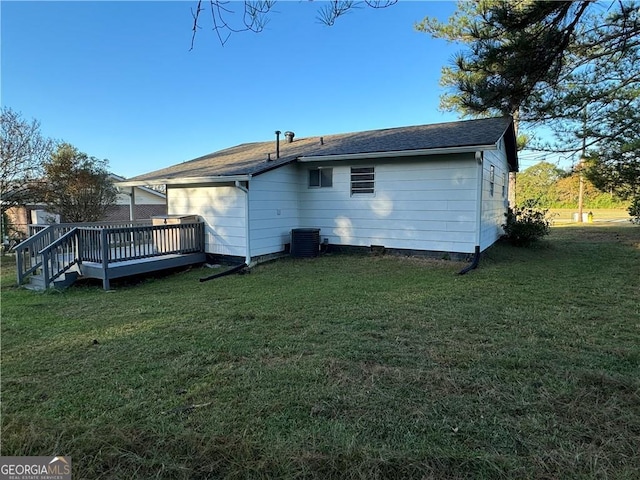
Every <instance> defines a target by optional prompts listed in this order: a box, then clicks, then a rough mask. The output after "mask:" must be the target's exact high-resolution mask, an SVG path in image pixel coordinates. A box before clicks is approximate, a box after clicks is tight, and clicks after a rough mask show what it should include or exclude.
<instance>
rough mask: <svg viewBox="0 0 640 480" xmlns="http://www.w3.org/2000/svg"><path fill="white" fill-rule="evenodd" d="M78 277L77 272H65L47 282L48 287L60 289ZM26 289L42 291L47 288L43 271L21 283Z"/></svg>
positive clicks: (71, 283) (68, 285)
mask: <svg viewBox="0 0 640 480" xmlns="http://www.w3.org/2000/svg"><path fill="white" fill-rule="evenodd" d="M79 277H80V274H79V273H78V272H71V271H68V272H65V273H63V274H62V275H61V276H60V277H58V278H57V279H55V280H54V281H53V282H50V283H49V288H56V289H62V288H67V287H70V286H71V285H73V284H74V283H75V281H76V280H77V279H78V278H79ZM23 286H24V288H26V289H28V290H36V291H44V290H46V289H47V286H46V285H45V279H44V274H43V273H38V274H33V275H30V276H29V280H28V283H26V284H24V285H23Z"/></svg>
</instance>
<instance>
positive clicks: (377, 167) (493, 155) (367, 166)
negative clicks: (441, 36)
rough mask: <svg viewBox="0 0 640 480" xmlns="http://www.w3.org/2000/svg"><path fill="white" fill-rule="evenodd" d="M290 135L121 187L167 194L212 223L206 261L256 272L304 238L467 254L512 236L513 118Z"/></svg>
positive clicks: (174, 204)
mask: <svg viewBox="0 0 640 480" xmlns="http://www.w3.org/2000/svg"><path fill="white" fill-rule="evenodd" d="M276 134H279V132H276ZM285 137H286V139H285V138H283V139H282V141H281V142H280V141H277V142H262V143H246V144H242V145H238V146H236V147H232V148H229V149H225V150H221V151H219V152H215V153H212V154H209V155H206V156H203V157H200V158H196V159H194V160H191V161H187V162H184V163H180V164H177V165H174V166H172V167H168V168H164V169H162V170H158V171H155V172H152V173H148V174H145V175H140V176H137V177H134V178H132V179H130V180H126V181H122V182H118V184H117V185H119V186H120V187H127V186H128V187H130V186H142V185H152V184H165V185H166V186H167V205H168V213H169V214H174V215H199V216H200V217H202V219H203V220H204V222H205V225H206V238H205V242H206V252H207V253H210V254H214V255H222V256H230V257H240V258H241V259H244V261H246V262H250V261H251V260H252V259H255V258H256V257H261V256H267V255H271V254H277V253H279V252H283V251H286V249H287V248H288V244H289V243H290V241H291V240H290V239H291V231H292V229H297V228H319V229H320V241H321V242H322V243H328V244H329V245H337V246H353V247H368V248H371V247H372V246H373V247H378V246H379V247H384V248H386V249H391V250H397V251H400V252H406V253H413V252H415V251H422V252H442V254H444V253H453V254H465V255H466V254H471V253H474V252H480V251H483V250H485V249H486V248H487V247H489V246H490V245H492V244H493V243H494V242H495V241H496V240H497V239H498V238H499V237H500V236H501V234H502V233H503V232H502V228H501V224H502V223H503V222H504V220H505V218H504V214H505V212H506V209H507V198H508V193H509V192H508V176H509V175H508V174H509V172H515V171H517V170H518V158H517V151H516V139H515V132H514V127H513V121H512V119H511V118H510V117H500V118H489V119H480V120H469V121H460V122H453V123H440V124H434V125H422V126H412V127H400V128H390V129H384V130H374V131H367V132H357V133H346V134H339V135H327V136H323V137H319V136H318V137H310V138H302V139H297V138H294V135H293V133H292V132H285Z"/></svg>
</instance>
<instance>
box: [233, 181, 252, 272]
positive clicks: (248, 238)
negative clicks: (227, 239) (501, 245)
mask: <svg viewBox="0 0 640 480" xmlns="http://www.w3.org/2000/svg"><path fill="white" fill-rule="evenodd" d="M235 186H236V188H238V189H239V190H242V191H243V192H244V193H245V194H246V196H245V204H244V218H245V226H246V229H245V232H246V234H245V239H246V242H247V244H246V247H245V248H246V249H247V251H246V254H245V260H244V263H245V264H246V265H247V267H248V266H249V265H250V264H251V225H250V223H249V189H248V188H247V187H244V186H243V185H242V184H241V183H240V181H239V180H236V181H235ZM247 186H249V182H247Z"/></svg>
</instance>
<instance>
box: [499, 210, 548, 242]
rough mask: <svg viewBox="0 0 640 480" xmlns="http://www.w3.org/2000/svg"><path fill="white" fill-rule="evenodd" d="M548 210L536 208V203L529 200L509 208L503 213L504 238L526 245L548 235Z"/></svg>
mask: <svg viewBox="0 0 640 480" xmlns="http://www.w3.org/2000/svg"><path fill="white" fill-rule="evenodd" d="M548 212H549V210H541V209H539V208H537V203H536V202H531V201H526V202H524V203H523V205H522V206H520V207H518V206H516V207H514V208H509V210H508V211H507V213H506V214H505V217H507V221H506V222H505V223H504V224H503V225H502V228H503V229H504V233H505V238H506V239H507V240H508V241H509V242H511V243H512V244H513V245H517V246H525V247H526V246H528V245H530V244H531V243H533V242H535V241H537V240H539V239H541V238H542V237H544V236H545V235H549V231H550V229H551V221H550V220H549V218H548V216H547V214H548Z"/></svg>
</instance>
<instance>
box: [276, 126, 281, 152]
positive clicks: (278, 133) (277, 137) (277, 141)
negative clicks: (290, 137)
mask: <svg viewBox="0 0 640 480" xmlns="http://www.w3.org/2000/svg"><path fill="white" fill-rule="evenodd" d="M280 133H282V132H280V130H276V158H280Z"/></svg>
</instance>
